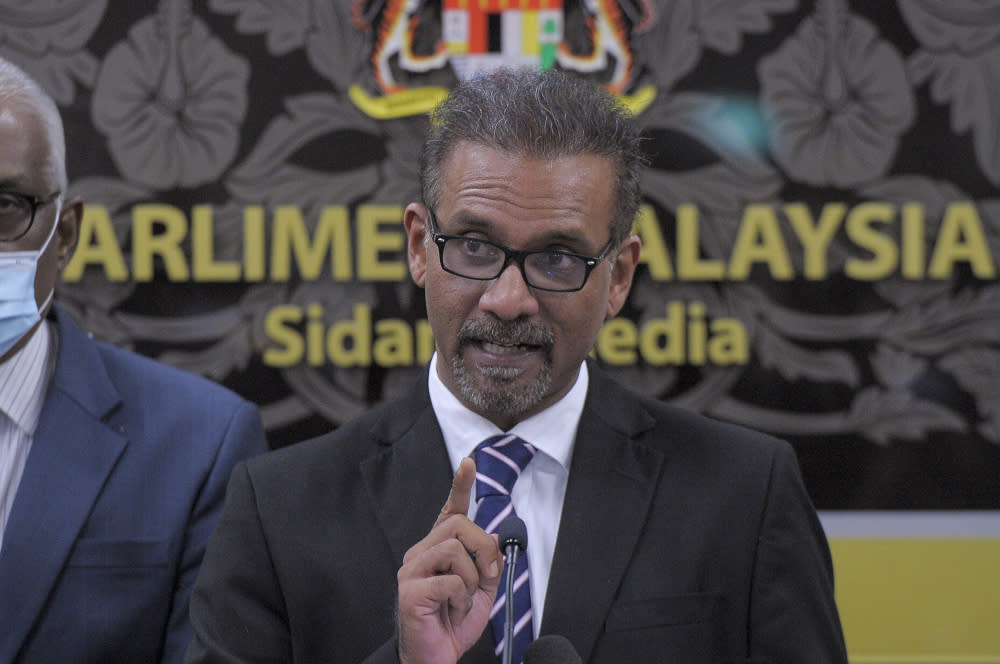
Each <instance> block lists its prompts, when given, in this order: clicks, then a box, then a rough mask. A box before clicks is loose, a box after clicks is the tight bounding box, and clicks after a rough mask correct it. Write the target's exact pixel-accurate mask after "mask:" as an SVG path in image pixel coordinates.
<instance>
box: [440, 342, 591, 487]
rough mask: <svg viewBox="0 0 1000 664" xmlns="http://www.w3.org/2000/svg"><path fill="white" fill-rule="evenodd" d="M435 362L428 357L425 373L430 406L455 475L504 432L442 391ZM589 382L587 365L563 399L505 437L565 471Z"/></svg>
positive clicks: (449, 393)
mask: <svg viewBox="0 0 1000 664" xmlns="http://www.w3.org/2000/svg"><path fill="white" fill-rule="evenodd" d="M437 359H438V357H437V353H435V354H434V355H433V356H432V357H431V362H430V367H429V372H428V373H429V376H428V389H429V391H430V397H431V406H432V407H433V408H434V414H435V415H436V416H437V420H438V424H439V426H440V427H441V433H442V435H443V436H444V444H445V447H447V448H448V458H449V459H450V460H451V468H452V471H455V470H457V469H458V463H459V462H460V461H461V460H462V458H463V457H467V456H469V455H470V454H472V452H473V451H474V450H475V449H476V446H477V445H479V443H481V442H483V441H484V440H485V439H487V438H489V437H490V436H495V435H496V434H498V433H505V432H503V431H501V430H500V428H499V427H498V426H497V425H495V424H493V423H492V422H490V421H489V420H487V419H486V418H485V417H483V416H482V415H479V414H478V413H474V412H473V411H471V410H469V409H468V408H466V407H465V405H464V404H462V402H461V401H459V400H458V398H457V397H456V396H455V395H454V394H452V393H451V391H449V390H448V388H447V387H445V385H444V383H442V382H441V379H440V378H439V377H438V374H437ZM589 381H590V377H589V375H588V373H587V363H586V362H583V363H581V365H580V372H579V374H577V378H576V382H575V383H573V387H571V388H570V390H569V392H567V393H566V395H565V396H563V398H562V399H560V400H559V401H557V402H556V403H554V404H552V405H551V406H549V407H548V408H546V409H545V410H543V411H542V412H540V413H537V414H535V415H532V416H531V417H529V418H528V419H526V420H522V421H521V422H518V423H517V424H515V425H514V427H513V428H512V429H511V430H510V431H509V432H506V433H514V434H517V435H518V436H520V437H521V438H523V439H524V440H526V441H528V442H529V443H531V444H532V445H534V446H535V447H536V448H538V450H539V452H542V453H544V454H546V455H547V456H549V457H551V458H552V459H554V460H555V461H556V462H558V463H559V464H560V465H561V466H562V467H563V468H565V469H566V470H567V471H568V470H569V463H570V459H571V458H572V456H573V442H574V441H575V440H576V430H577V425H578V424H579V422H580V415H581V414H582V413H583V403H584V401H585V400H586V398H587V385H588V383H589Z"/></svg>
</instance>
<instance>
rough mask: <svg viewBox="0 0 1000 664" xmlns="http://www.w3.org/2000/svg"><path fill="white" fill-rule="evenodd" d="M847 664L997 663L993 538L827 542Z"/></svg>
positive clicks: (997, 576) (999, 596)
mask: <svg viewBox="0 0 1000 664" xmlns="http://www.w3.org/2000/svg"><path fill="white" fill-rule="evenodd" d="M830 548H831V550H832V552H833V560H834V567H835V571H836V583H837V604H838V607H839V609H840V615H841V620H842V621H843V624H844V633H845V636H846V639H847V647H848V652H849V653H850V660H851V663H852V664H897V663H898V664H1000V538H996V539H995V538H974V537H969V538H964V537H963V538H934V537H896V538H890V539H881V538H871V537H858V538H853V537H843V538H837V537H831V538H830Z"/></svg>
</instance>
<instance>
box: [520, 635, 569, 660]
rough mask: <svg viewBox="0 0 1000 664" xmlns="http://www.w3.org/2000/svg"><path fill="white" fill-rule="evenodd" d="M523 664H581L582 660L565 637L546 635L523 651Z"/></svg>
mask: <svg viewBox="0 0 1000 664" xmlns="http://www.w3.org/2000/svg"><path fill="white" fill-rule="evenodd" d="M524 664H583V660H581V659H580V655H579V654H578V653H577V652H576V648H574V647H573V644H572V643H570V642H569V639H567V638H566V637H565V636H562V635H560V634H546V635H545V636H540V637H538V638H537V639H535V640H534V641H532V642H531V645H530V646H528V648H527V650H525V651H524Z"/></svg>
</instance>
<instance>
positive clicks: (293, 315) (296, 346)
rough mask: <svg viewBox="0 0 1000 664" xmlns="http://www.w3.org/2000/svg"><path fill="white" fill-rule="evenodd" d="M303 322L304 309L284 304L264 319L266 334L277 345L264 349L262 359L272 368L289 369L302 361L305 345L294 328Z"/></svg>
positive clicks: (272, 310) (268, 313)
mask: <svg viewBox="0 0 1000 664" xmlns="http://www.w3.org/2000/svg"><path fill="white" fill-rule="evenodd" d="M301 321H302V309H300V308H299V307H296V306H294V305H291V304H283V305H280V306H277V307H275V308H274V309H271V311H269V312H267V316H265V317H264V333H265V334H266V335H267V338H268V339H270V340H271V341H272V342H274V343H276V344H277V347H275V346H268V347H267V348H265V349H264V353H263V354H262V355H261V359H262V360H263V362H264V364H266V365H267V366H270V367H278V368H282V369H283V368H287V367H291V366H295V365H296V364H298V363H299V362H301V361H302V356H303V355H304V353H305V344H304V343H303V341H302V335H301V334H299V332H298V330H296V329H295V328H294V327H293V326H294V325H297V324H298V323H300V322H301Z"/></svg>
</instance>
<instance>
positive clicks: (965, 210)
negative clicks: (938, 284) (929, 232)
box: [927, 203, 997, 279]
mask: <svg viewBox="0 0 1000 664" xmlns="http://www.w3.org/2000/svg"><path fill="white" fill-rule="evenodd" d="M988 247H989V245H988V244H987V243H986V236H985V234H984V233H983V228H982V225H981V223H980V221H979V215H978V214H977V213H976V208H975V206H974V205H973V204H972V203H952V204H951V205H949V206H948V207H947V209H946V210H945V214H944V219H942V221H941V230H940V231H938V236H937V243H936V244H935V246H934V253H933V254H932V255H931V262H930V266H928V268H927V273H928V276H930V277H931V278H932V279H946V278H948V277H949V276H950V275H951V271H952V270H953V269H954V266H955V263H968V264H969V267H970V268H971V269H972V273H973V274H974V275H976V277H978V278H979V279H993V278H995V277H996V276H997V270H996V265H995V264H994V263H993V259H992V258H991V257H990V252H989V248H988Z"/></svg>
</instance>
